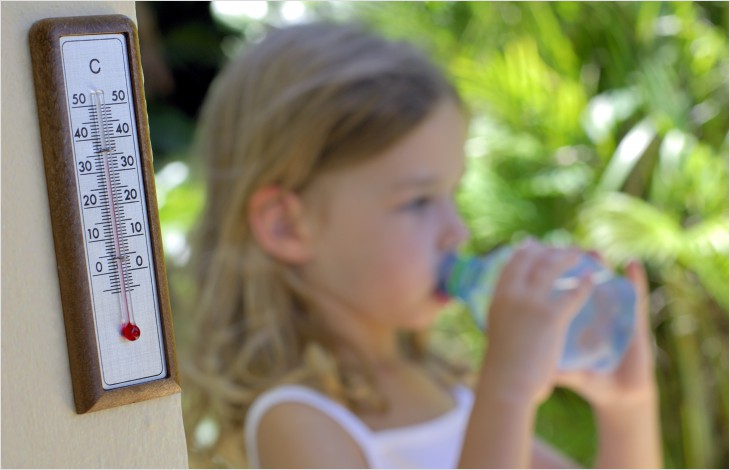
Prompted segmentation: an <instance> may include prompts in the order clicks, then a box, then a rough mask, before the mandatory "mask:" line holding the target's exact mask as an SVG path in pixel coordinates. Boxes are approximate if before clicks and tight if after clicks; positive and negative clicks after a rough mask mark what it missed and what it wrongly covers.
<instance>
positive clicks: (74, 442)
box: [0, 1, 188, 468]
mask: <svg viewBox="0 0 730 470" xmlns="http://www.w3.org/2000/svg"><path fill="white" fill-rule="evenodd" d="M1 8H2V140H1V143H2V147H1V149H2V196H1V199H0V200H1V201H2V232H1V234H0V240H1V241H2V257H1V259H2V292H1V294H2V297H1V299H2V461H1V463H2V467H4V468H7V467H14V468H29V467H35V468H39V467H40V468H44V467H45V468H47V467H55V468H101V467H116V468H139V467H142V468H170V467H173V468H186V467H187V465H188V460H187V453H186V449H185V436H184V433H183V423H182V412H181V406H180V395H179V394H177V395H173V396H169V397H165V398H158V399H154V400H149V401H145V402H142V403H136V404H133V405H127V406H123V407H119V408H112V409H109V410H104V411H99V412H94V413H89V414H86V415H77V414H76V412H75V409H74V401H73V392H72V388H71V379H70V374H69V366H68V357H67V355H66V354H67V353H66V335H65V332H64V326H63V314H62V311H61V303H60V294H59V287H58V278H57V277H56V259H55V253H54V248H53V239H52V234H51V224H50V219H49V213H48V199H47V193H46V182H45V173H44V169H43V156H42V153H41V147H40V134H39V131H38V119H37V115H36V109H35V95H34V91H33V79H32V74H31V64H30V52H29V49H28V30H29V28H30V26H31V24H33V22H35V21H36V20H38V19H41V18H47V17H56V16H76V15H95V14H112V13H122V14H125V15H127V16H129V17H131V18H132V19H135V12H134V3H133V2H124V1H119V2H6V1H3V2H2V7H1Z"/></svg>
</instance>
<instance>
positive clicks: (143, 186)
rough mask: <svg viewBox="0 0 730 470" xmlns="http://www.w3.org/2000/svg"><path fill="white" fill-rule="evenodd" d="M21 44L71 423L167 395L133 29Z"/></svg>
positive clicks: (82, 22)
mask: <svg viewBox="0 0 730 470" xmlns="http://www.w3.org/2000/svg"><path fill="white" fill-rule="evenodd" d="M30 43H31V55H32V59H33V66H34V80H35V88H36V98H37V103H38V114H39V122H40V130H41V140H42V142H43V153H44V160H45V166H46V181H47V184H48V195H49V205H50V209H51V222H52V225H53V236H54V244H55V248H56V259H57V262H58V273H59V285H60V288H61V301H62V304H63V311H64V322H65V326H66V337H67V343H68V349H69V363H70V366H71V375H72V381H73V388H74V398H75V402H76V409H77V412H79V413H84V412H87V411H95V410H98V409H104V408H108V407H111V406H117V405H122V404H126V403H133V402H136V401H140V400H144V399H148V398H153V397H158V396H163V395H169V394H171V393H176V392H178V391H179V390H180V388H179V386H178V383H177V370H176V360H175V351H174V340H173V335H172V321H171V315H170V307H169V297H168V293H167V284H166V276H165V270H164V257H163V255H162V248H161V247H162V244H161V237H160V229H159V218H158V214H157V203H156V199H155V190H154V171H153V167H152V153H151V149H150V145H149V136H148V133H149V131H148V127H147V119H146V112H145V101H144V93H143V87H142V83H141V67H140V63H139V46H138V44H137V35H136V29H135V27H134V24H133V23H132V22H131V20H129V19H128V18H126V17H124V16H121V15H110V16H88V17H73V18H49V19H46V20H42V21H39V22H38V23H36V24H35V25H34V26H33V28H32V29H31V32H30Z"/></svg>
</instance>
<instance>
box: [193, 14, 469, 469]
mask: <svg viewBox="0 0 730 470" xmlns="http://www.w3.org/2000/svg"><path fill="white" fill-rule="evenodd" d="M444 99H452V100H453V101H454V102H456V103H459V104H460V100H459V98H458V95H457V93H456V91H455V89H454V88H453V87H452V85H451V84H450V83H449V82H448V81H447V80H446V79H445V77H444V75H443V74H442V73H441V72H440V71H439V70H438V69H437V68H436V67H435V66H434V65H432V64H431V63H430V62H429V61H428V60H427V59H426V58H425V56H424V55H422V54H421V53H419V52H418V51H417V50H416V49H414V48H413V47H412V46H409V45H407V44H404V43H398V42H391V41H387V40H385V39H382V38H380V37H378V36H376V35H373V34H370V33H368V32H366V31H365V30H364V29H362V28H361V27H358V26H354V25H334V24H323V23H316V24H308V25H298V26H293V27H288V28H285V29H281V30H275V31H273V32H271V33H270V34H269V35H268V36H267V37H266V38H265V39H263V40H262V41H261V42H260V43H258V44H255V45H253V46H252V47H251V48H250V50H248V51H246V53H245V54H243V55H241V56H239V57H237V58H235V59H234V60H232V61H231V62H230V63H229V64H228V65H227V67H226V68H225V69H224V71H223V72H222V73H221V75H219V77H218V78H217V79H216V81H215V82H214V84H213V86H212V88H211V92H210V93H209V96H208V98H207V100H206V104H205V106H204V109H203V113H202V115H201V124H202V127H201V130H202V134H201V136H200V137H201V142H200V154H201V156H202V157H203V162H204V165H205V166H206V170H207V171H206V177H207V194H206V202H205V208H204V211H203V216H202V219H201V221H200V226H199V229H198V231H197V233H196V240H195V243H194V247H195V251H194V253H195V254H194V258H193V266H194V269H195V275H196V276H195V285H196V289H198V291H197V293H196V295H197V299H198V302H197V303H196V304H195V306H194V311H195V317H196V318H195V319H194V320H195V322H196V328H195V331H194V335H193V336H192V340H191V341H192V345H191V348H190V351H189V352H190V358H187V359H186V360H185V361H183V367H182V370H183V381H184V382H183V389H184V390H185V393H186V395H187V396H186V426H187V427H188V431H189V438H190V439H192V438H193V431H194V428H195V426H196V425H197V423H198V422H199V421H200V420H201V419H203V418H204V417H206V416H212V418H213V419H215V420H216V421H218V424H219V425H220V426H221V429H220V432H221V435H220V437H221V438H223V439H219V444H220V443H223V445H225V440H224V438H225V437H226V435H227V434H228V433H230V434H231V436H233V440H232V442H233V443H234V445H233V447H234V448H239V449H240V448H242V447H243V441H242V422H243V418H244V416H245V413H246V411H247V409H248V407H249V406H250V404H251V402H252V401H253V400H254V399H255V398H256V397H257V396H258V395H259V394H260V393H262V392H263V391H265V390H267V389H269V388H270V387H273V386H275V385H277V384H282V383H294V382H295V383H304V384H307V385H309V386H311V387H314V388H316V389H319V390H321V391H323V392H324V393H327V394H328V395H329V396H331V397H333V398H334V399H336V400H339V401H340V402H342V403H343V404H345V405H346V406H348V407H350V408H351V409H353V410H355V411H360V412H361V411H372V410H377V409H383V408H384V405H385V404H384V402H383V401H382V400H380V398H379V396H378V393H377V390H375V388H374V387H373V386H372V380H371V376H370V374H369V372H368V370H367V369H366V368H364V367H363V366H362V365H361V364H359V363H358V362H356V361H349V362H347V363H345V362H344V361H343V360H342V358H341V357H339V356H336V355H335V354H333V350H334V349H335V348H336V347H340V345H336V344H335V343H334V341H335V340H334V338H332V337H330V336H328V335H327V332H326V330H324V329H323V328H322V327H321V325H318V324H317V323H316V319H315V318H314V316H313V315H310V312H311V311H312V309H313V308H315V307H314V305H313V303H312V302H311V301H310V298H309V296H308V295H307V291H306V289H305V288H304V287H303V286H302V285H301V283H300V282H299V279H298V278H297V276H296V275H295V273H294V272H293V271H292V269H291V268H290V267H288V266H285V265H283V264H282V263H279V262H277V261H275V260H274V259H273V258H271V257H269V256H268V255H267V254H266V253H265V252H264V251H263V250H262V249H261V248H260V247H259V246H258V245H257V243H256V242H255V240H254V238H253V236H252V233H251V230H250V228H249V225H248V203H249V198H250V197H251V195H252V194H253V193H254V192H255V191H256V190H257V189H259V188H262V187H264V186H268V185H275V186H277V187H279V188H281V189H283V190H287V191H292V192H301V191H302V190H303V189H304V188H306V187H307V185H308V184H309V183H310V182H311V181H312V180H313V179H314V178H315V177H316V176H317V175H319V174H321V173H322V172H326V171H333V170H337V169H339V168H344V167H347V166H351V165H354V164H356V163H358V162H360V161H363V160H365V159H367V158H371V157H372V156H374V155H377V154H378V153H380V152H382V151H383V150H385V149H386V148H387V147H389V146H391V145H393V144H394V143H395V142H396V141H398V140H399V139H401V138H402V137H403V136H404V135H405V134H407V133H408V132H409V131H411V130H412V129H414V127H415V126H416V125H418V124H419V123H420V122H421V121H422V120H423V119H424V118H425V117H426V116H427V115H428V114H429V112H430V111H431V110H432V109H433V108H434V106H435V105H436V104H437V103H438V102H439V101H441V100H444ZM404 346H406V348H407V352H408V354H409V355H410V356H411V357H413V358H416V359H419V360H422V361H423V363H424V364H426V365H427V366H428V367H429V368H430V369H429V370H432V371H433V373H434V374H435V376H436V377H437V378H439V380H443V381H445V382H446V383H453V381H454V379H455V377H456V375H455V374H454V370H455V369H454V368H452V367H450V366H449V365H448V364H446V362H445V361H442V360H439V358H438V357H437V356H436V355H433V354H431V353H429V352H428V350H427V348H426V347H425V339H424V338H423V337H422V335H414V334H410V335H406V336H405V337H404ZM219 452H220V449H219ZM219 463H220V462H219ZM233 464H234V465H241V464H242V462H241V461H236V462H233Z"/></svg>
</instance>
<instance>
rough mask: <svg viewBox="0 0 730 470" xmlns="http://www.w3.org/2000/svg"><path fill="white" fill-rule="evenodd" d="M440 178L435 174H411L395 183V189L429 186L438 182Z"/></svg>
mask: <svg viewBox="0 0 730 470" xmlns="http://www.w3.org/2000/svg"><path fill="white" fill-rule="evenodd" d="M438 182H439V179H438V178H436V177H434V176H411V177H408V178H403V179H400V180H398V181H396V182H394V183H393V185H392V187H393V189H396V190H397V189H404V188H413V187H416V188H419V187H428V186H434V185H436V184H438Z"/></svg>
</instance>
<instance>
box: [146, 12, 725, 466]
mask: <svg viewBox="0 0 730 470" xmlns="http://www.w3.org/2000/svg"><path fill="white" fill-rule="evenodd" d="M137 13H138V21H139V31H140V43H141V48H142V59H143V68H144V76H145V88H146V93H147V99H148V112H149V119H150V126H151V139H152V145H153V150H154V155H155V168H156V173H157V175H156V183H157V191H158V194H157V196H158V201H159V206H160V217H161V222H162V232H163V237H164V246H165V252H166V256H167V261H168V275H169V283H170V289H171V293H172V296H173V312H174V314H175V318H174V320H175V328H176V339H177V342H178V348H179V349H180V350H184V348H185V347H186V344H187V339H188V338H189V335H190V334H191V332H190V331H189V324H190V322H189V317H188V313H187V312H188V310H187V307H189V304H190V301H189V300H190V299H188V298H187V297H186V293H187V292H188V289H187V288H186V283H187V282H189V281H188V280H187V277H186V276H185V271H184V269H185V267H186V264H187V262H188V260H189V257H190V248H189V246H188V241H187V236H188V233H189V231H190V229H191V228H192V227H193V226H194V224H195V221H196V218H197V215H198V213H199V210H200V208H201V206H202V203H203V191H202V183H201V178H200V172H199V171H198V168H199V156H197V155H195V154H194V153H193V150H192V147H191V144H192V142H193V139H194V132H195V131H194V129H195V122H196V118H197V115H198V112H199V108H200V104H201V102H202V100H203V99H204V96H205V93H206V91H207V88H208V86H209V85H210V82H211V80H212V79H213V77H214V76H215V74H216V72H217V71H218V70H220V68H221V67H222V66H223V65H224V64H225V63H226V61H227V60H228V58H230V57H231V56H233V55H235V54H238V53H239V52H240V51H242V50H245V49H246V47H248V46H249V45H251V44H253V43H255V42H256V41H257V40H258V39H259V38H261V37H262V35H263V34H265V32H266V31H267V29H269V28H271V27H280V26H285V25H287V24H294V23H298V22H305V21H311V20H320V19H325V20H336V21H350V20H355V21H360V22H363V23H366V24H368V25H370V26H371V27H372V28H373V29H374V30H376V31H379V32H380V33H382V34H384V35H386V36H388V37H394V38H400V39H407V40H410V41H412V42H414V43H415V44H417V45H419V46H420V47H422V48H423V49H424V50H426V51H427V52H428V53H429V54H431V56H432V57H433V58H434V60H435V61H436V62H437V63H439V64H441V65H442V66H443V67H444V68H445V69H446V70H448V71H449V72H450V74H451V75H452V77H453V79H454V81H455V83H456V85H457V87H458V88H459V90H460V92H461V93H462V95H463V96H464V98H465V100H466V101H467V103H468V104H469V106H470V107H471V108H472V111H473V113H474V120H473V122H472V126H471V129H470V134H469V139H468V143H467V147H466V151H467V156H468V169H467V173H466V175H465V178H464V181H463V184H462V187H461V189H460V191H459V194H458V202H459V206H460V210H461V212H462V214H463V215H464V217H465V219H466V221H467V223H468V225H469V227H470V229H471V232H472V234H473V239H472V241H471V242H470V244H469V246H468V250H469V251H471V252H473V253H484V252H486V251H489V250H490V249H492V248H493V247H495V246H497V245H499V244H502V243H509V242H511V241H513V240H517V239H520V238H522V237H524V236H525V235H527V234H531V235H534V236H536V237H538V238H540V239H542V240H544V241H547V242H551V243H555V244H569V243H575V244H579V245H582V246H586V247H593V248H596V249H599V250H600V251H602V252H603V254H604V255H605V256H606V258H608V260H609V261H610V262H611V263H614V264H615V265H621V264H622V263H623V262H624V261H626V260H627V259H628V258H630V257H637V258H640V259H641V260H643V262H644V263H645V264H646V266H647V268H648V271H649V276H650V280H651V289H652V297H651V310H652V326H653V329H654V333H655V335H656V341H657V347H656V353H657V379H658V381H659V384H660V392H661V411H662V424H663V440H664V450H665V463H666V466H667V467H675V468H676V467H693V468H727V467H728V365H727V362H728V241H729V236H728V4H727V3H726V2H703V3H690V2H672V3H661V2H616V3H614V2H597V3H589V2H550V3H533V2H497V3H489V2H479V3H471V2H436V3H430V2H426V3H420V2H414V3H411V2H372V3H371V2H352V3H351V2H298V1H287V2H261V1H243V2H234V1H225V2H210V3H208V2H180V3H178V2H137ZM434 341H436V342H439V341H443V342H449V344H457V345H459V347H457V348H451V349H452V350H454V351H456V354H460V355H465V356H467V357H469V358H470V359H471V360H473V362H474V363H476V362H477V361H478V360H479V358H480V357H481V353H482V351H483V348H484V347H485V344H484V340H483V336H482V335H481V333H479V332H478V330H477V329H476V328H474V327H473V326H472V324H471V321H470V320H469V318H468V316H467V315H466V314H465V313H464V312H463V311H461V310H460V309H459V308H458V307H457V308H453V309H450V310H449V311H448V312H446V313H445V315H444V316H443V318H442V320H441V321H440V323H439V325H438V330H437V332H436V333H435V335H434ZM183 387H184V384H183ZM183 397H184V394H183ZM537 427H538V433H539V434H540V435H541V436H543V437H544V438H545V439H546V440H548V441H550V442H552V443H553V444H555V445H556V446H557V447H559V448H560V449H563V450H564V451H565V452H566V453H568V454H569V455H571V456H572V457H573V458H575V459H576V460H578V461H579V462H580V463H581V464H583V465H590V464H591V462H592V459H593V457H594V454H595V450H596V443H595V429H594V423H593V421H592V417H591V414H590V410H589V408H588V407H587V405H586V404H585V403H584V402H583V401H582V400H581V399H580V398H579V397H577V396H575V395H573V394H571V393H569V392H567V391H563V390H560V391H558V392H557V393H556V394H555V395H554V396H553V397H552V398H551V399H550V400H549V401H548V402H546V403H545V404H544V405H543V406H542V407H541V409H540V412H539V416H538V425H537ZM215 432H216V425H215V422H212V421H207V422H204V424H203V425H202V426H201V427H200V428H199V429H197V430H196V432H195V433H194V434H193V435H192V436H191V437H190V442H189V447H190V449H191V460H190V461H191V466H196V465H203V463H201V462H198V461H197V460H196V459H195V455H194V454H195V452H194V451H195V448H196V447H201V446H205V445H206V443H208V442H210V441H211V436H214V435H215ZM241 445H243V442H241ZM219 465H220V463H219Z"/></svg>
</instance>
